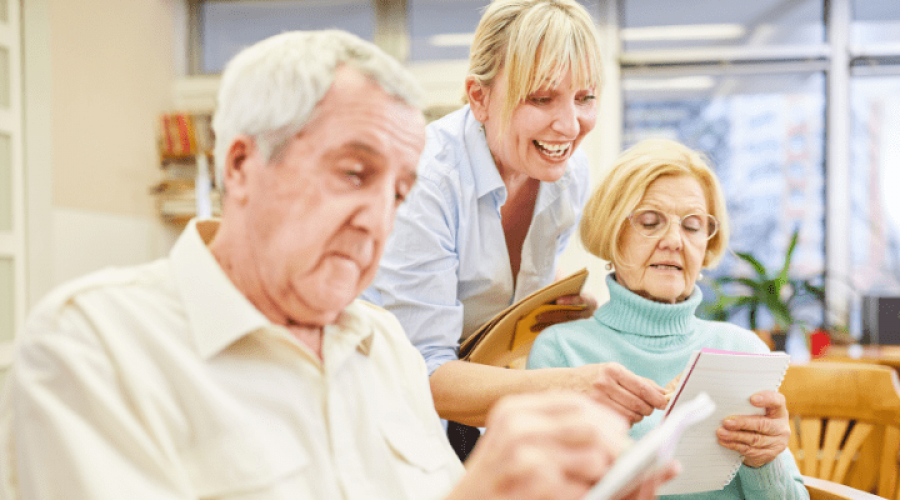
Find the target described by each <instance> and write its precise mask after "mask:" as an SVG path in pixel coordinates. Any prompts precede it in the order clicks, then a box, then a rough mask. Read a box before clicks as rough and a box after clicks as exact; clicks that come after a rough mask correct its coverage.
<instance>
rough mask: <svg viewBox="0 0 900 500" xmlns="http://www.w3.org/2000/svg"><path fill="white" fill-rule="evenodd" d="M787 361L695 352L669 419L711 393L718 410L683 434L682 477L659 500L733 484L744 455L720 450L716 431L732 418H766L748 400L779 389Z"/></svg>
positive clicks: (664, 488) (763, 356) (768, 356)
mask: <svg viewBox="0 0 900 500" xmlns="http://www.w3.org/2000/svg"><path fill="white" fill-rule="evenodd" d="M789 362H790V357H789V356H788V355H787V354H783V353H773V354H744V353H729V352H724V351H716V350H712V349H708V350H703V351H698V352H696V353H694V355H693V356H692V357H691V360H690V361H689V362H688V365H687V370H688V372H687V374H686V375H685V376H683V377H682V380H681V383H680V385H679V387H678V389H676V396H675V397H674V398H672V401H671V402H670V403H669V407H668V408H667V409H666V412H667V414H668V415H671V414H670V413H669V412H670V411H672V412H674V411H675V409H677V407H678V406H679V405H680V404H682V402H684V401H690V400H692V399H693V398H694V397H696V396H697V395H698V394H700V393H701V392H705V393H707V394H709V396H710V398H712V400H713V401H714V402H715V404H716V409H715V411H713V413H712V416H710V418H708V419H705V420H704V421H703V422H701V423H700V424H698V425H696V426H693V427H691V428H689V429H687V430H686V431H685V433H684V436H683V437H682V440H681V444H680V445H679V447H678V450H677V451H676V453H675V458H676V459H678V460H679V461H680V462H681V466H682V472H681V474H679V476H678V477H676V478H675V479H673V480H672V481H669V482H668V483H666V484H664V485H663V486H662V487H661V488H660V490H659V494H660V495H672V494H680V493H697V492H701V491H711V490H720V489H722V488H724V487H725V486H726V485H727V484H728V483H729V482H731V480H732V478H734V474H736V473H737V470H738V468H739V467H740V465H741V456H740V455H739V454H738V453H737V452H736V451H732V450H729V449H726V448H724V447H722V446H719V443H718V440H717V438H716V429H718V428H719V427H720V426H721V425H722V421H723V420H725V418H726V417H729V416H731V415H762V414H763V409H762V408H757V407H755V406H753V405H751V404H750V396H752V395H753V394H755V393H757V392H759V391H764V390H777V389H778V387H779V386H780V385H781V381H782V379H783V378H784V373H785V371H786V370H787V366H788V363H789ZM667 418H668V417H667ZM664 421H665V420H664Z"/></svg>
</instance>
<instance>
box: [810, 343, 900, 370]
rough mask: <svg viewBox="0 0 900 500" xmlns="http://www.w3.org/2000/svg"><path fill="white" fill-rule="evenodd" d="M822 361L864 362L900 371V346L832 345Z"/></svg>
mask: <svg viewBox="0 0 900 500" xmlns="http://www.w3.org/2000/svg"><path fill="white" fill-rule="evenodd" d="M820 359H826V360H828V359H830V360H835V361H864V362H867V363H877V364H880V365H887V366H892V367H894V368H897V369H900V345H854V346H846V345H832V346H829V347H828V350H827V351H826V352H825V355H824V356H822V358H820Z"/></svg>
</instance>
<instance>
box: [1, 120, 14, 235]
mask: <svg viewBox="0 0 900 500" xmlns="http://www.w3.org/2000/svg"><path fill="white" fill-rule="evenodd" d="M9 145H10V142H9V136H8V135H6V134H0V231H12V204H13V200H12V194H13V193H12V158H11V157H10V148H9Z"/></svg>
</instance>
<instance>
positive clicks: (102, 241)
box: [23, 0, 186, 304]
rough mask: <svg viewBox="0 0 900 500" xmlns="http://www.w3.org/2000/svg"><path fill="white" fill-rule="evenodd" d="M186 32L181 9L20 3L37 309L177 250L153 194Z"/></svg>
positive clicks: (83, 0)
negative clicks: (44, 301)
mask: <svg viewBox="0 0 900 500" xmlns="http://www.w3.org/2000/svg"><path fill="white" fill-rule="evenodd" d="M185 23H186V21H185V15H184V5H183V2H182V1H181V0H129V1H126V2H122V1H119V0H52V1H51V0H28V1H27V2H23V50H24V52H25V57H24V58H23V60H24V61H25V63H24V64H25V73H26V82H25V85H24V88H25V96H24V99H25V114H26V120H25V137H26V144H25V169H26V191H27V202H26V203H27V217H28V222H27V226H28V250H27V251H28V262H27V266H28V269H29V272H28V275H29V292H28V299H29V302H30V304H33V303H34V302H35V301H36V300H37V299H39V298H40V297H41V296H43V295H44V294H45V293H46V292H47V291H48V290H49V289H50V288H51V287H53V286H55V285H57V284H59V283H60V282H62V281H65V280H68V279H70V278H72V277H75V276H78V275H81V274H84V273H86V272H90V271H92V270H95V269H98V268H100V267H103V266H105V265H109V264H114V265H127V264H134V263H139V262H144V261H147V260H151V259H153V258H156V257H158V256H161V255H163V254H165V253H166V251H167V249H168V247H169V245H170V244H171V240H172V236H171V233H172V232H171V231H170V230H168V229H167V228H165V227H164V226H163V225H162V224H161V223H160V222H159V219H158V217H157V216H156V213H155V207H154V204H153V199H152V197H151V196H150V192H149V188H150V186H151V185H152V184H154V183H155V182H157V181H158V179H159V176H160V173H159V167H158V163H157V154H156V141H155V135H156V129H155V124H156V118H157V116H158V115H159V114H160V113H161V112H163V111H168V110H170V109H171V107H172V103H173V98H172V85H173V82H174V81H175V79H176V76H178V75H179V72H180V70H181V68H177V67H176V63H177V62H180V63H181V64H183V61H184V57H183V56H181V55H180V52H181V51H182V50H183V49H182V48H181V47H179V46H176V45H177V43H176V41H177V40H181V39H183V32H184V28H183V26H186V24H185Z"/></svg>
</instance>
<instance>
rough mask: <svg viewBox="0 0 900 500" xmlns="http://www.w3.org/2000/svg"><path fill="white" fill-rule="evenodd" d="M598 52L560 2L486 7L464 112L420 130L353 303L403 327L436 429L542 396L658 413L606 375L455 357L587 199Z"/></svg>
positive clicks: (598, 369)
mask: <svg viewBox="0 0 900 500" xmlns="http://www.w3.org/2000/svg"><path fill="white" fill-rule="evenodd" d="M598 47H599V41H598V37H597V33H596V27H595V25H594V21H593V20H592V19H591V17H590V16H589V15H588V13H587V12H586V11H585V10H584V8H583V7H582V6H581V5H580V4H579V3H578V2H576V1H574V0H498V1H495V2H493V3H491V4H490V5H489V6H488V8H487V10H486V11H485V12H484V14H483V17H482V19H481V21H480V23H479V25H478V28H477V30H476V32H475V39H474V42H473V44H472V49H471V57H470V65H469V74H468V76H467V77H466V80H465V100H466V101H467V105H465V106H464V107H463V108H462V109H460V110H458V111H456V112H454V113H451V114H450V115H448V116H446V117H444V118H442V119H440V120H438V121H436V122H434V123H432V124H431V125H430V126H429V128H428V139H427V143H426V146H425V150H424V152H423V155H422V159H421V161H420V163H419V168H418V180H417V183H416V187H415V189H413V190H412V192H411V193H410V195H409V197H408V198H407V200H406V203H404V205H403V206H401V208H400V210H399V212H398V216H397V222H396V226H395V229H394V232H393V234H392V236H391V238H390V240H389V242H388V245H387V248H386V250H385V254H384V257H383V258H382V261H381V266H380V269H379V272H378V275H377V277H376V279H375V282H374V284H373V286H372V287H371V288H369V289H368V290H367V291H366V293H365V294H364V295H363V297H364V298H366V299H368V300H371V301H373V302H375V303H377V304H380V305H382V306H384V307H385V308H387V309H388V310H390V311H391V312H393V313H394V314H395V315H396V316H397V318H398V319H399V320H400V322H401V323H402V324H403V326H404V328H405V329H406V333H407V335H408V336H409V338H410V340H411V341H412V342H413V344H415V346H416V347H417V348H418V349H419V351H420V352H421V353H422V355H423V356H424V358H425V360H426V363H427V365H428V369H429V372H430V373H431V389H432V392H433V394H434V399H435V406H436V408H437V410H438V414H440V415H441V417H443V418H445V419H448V420H454V421H457V422H462V423H464V424H468V425H473V426H481V425H484V418H485V415H487V412H488V409H489V408H490V407H491V406H492V405H493V404H494V402H496V401H497V399H498V398H499V397H500V396H502V395H505V394H512V393H523V392H531V391H536V390H541V389H549V388H560V389H574V390H576V391H579V392H582V393H587V394H590V395H591V396H593V397H594V398H595V399H596V400H599V401H601V402H604V403H607V404H608V405H609V406H610V407H612V408H613V409H615V410H616V411H618V412H619V413H621V414H623V415H625V416H626V417H627V418H628V419H629V420H630V421H632V422H634V421H637V420H640V419H641V418H642V417H643V416H645V415H649V414H650V412H651V411H652V410H653V408H659V407H662V406H664V404H665V400H664V398H663V393H662V389H661V388H660V387H659V386H658V385H657V384H655V383H653V382H650V381H648V380H645V379H642V378H640V377H636V376H634V375H633V374H631V373H628V372H627V371H625V370H623V369H622V367H621V366H619V365H617V364H615V363H608V364H601V365H596V366H585V367H579V368H574V369H554V370H542V371H540V372H527V371H522V370H506V369H501V368H494V367H489V366H483V365H476V364H471V363H465V362H461V361H459V360H458V355H457V351H458V348H459V344H460V342H461V340H463V339H465V338H466V337H467V336H468V335H470V334H471V333H472V332H473V331H474V330H476V329H477V328H478V327H479V326H480V325H481V324H482V323H484V322H485V321H487V320H489V319H490V318H491V317H492V316H493V315H495V314H496V313H498V312H500V311H502V310H503V309H504V308H506V307H507V306H509V305H510V304H512V303H513V302H515V301H517V300H520V299H522V298H524V297H525V296H527V295H528V294H529V293H531V292H533V291H535V290H537V289H539V288H541V287H543V286H545V285H547V284H549V283H551V282H552V281H553V280H554V279H555V276H556V264H557V257H558V256H559V254H560V253H561V252H562V251H563V250H564V249H565V247H566V245H567V243H568V242H569V239H570V236H571V235H572V233H573V232H574V230H575V227H576V224H577V222H578V220H579V219H580V218H581V211H582V207H583V206H584V203H585V200H586V199H587V195H588V187H589V180H588V162H587V158H586V156H585V155H584V153H583V152H582V151H580V150H579V148H578V147H579V145H580V144H581V141H582V140H583V139H584V137H585V135H587V133H588V132H590V131H591V130H592V129H593V128H594V125H595V124H596V122H597V94H598V93H599V92H600V88H601V63H600V53H599V48H598ZM561 300H562V301H563V302H564V303H584V304H585V305H586V306H587V307H586V308H585V310H584V311H582V312H581V313H580V314H575V315H573V316H571V317H567V318H562V319H564V320H569V319H576V318H578V317H586V316H589V315H590V314H591V312H593V310H594V309H595V308H596V302H595V301H594V300H593V299H591V298H589V297H577V296H572V297H566V298H564V299H561ZM554 319H555V320H559V319H560V318H554ZM452 427H453V425H452V424H451V431H450V435H451V441H452V442H454V441H455V440H456V439H457V437H458V436H455V435H454V434H453V430H452ZM471 431H472V430H471V429H468V430H464V431H463V434H462V435H461V436H459V438H460V439H461V440H462V441H465V443H463V444H462V445H461V446H464V447H466V448H469V447H471V444H472V443H473V442H474V439H475V436H474V435H473V434H472V432H471ZM457 451H460V450H459V448H458V450H457ZM465 453H466V452H465V451H462V452H461V456H463V457H464V456H465Z"/></svg>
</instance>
